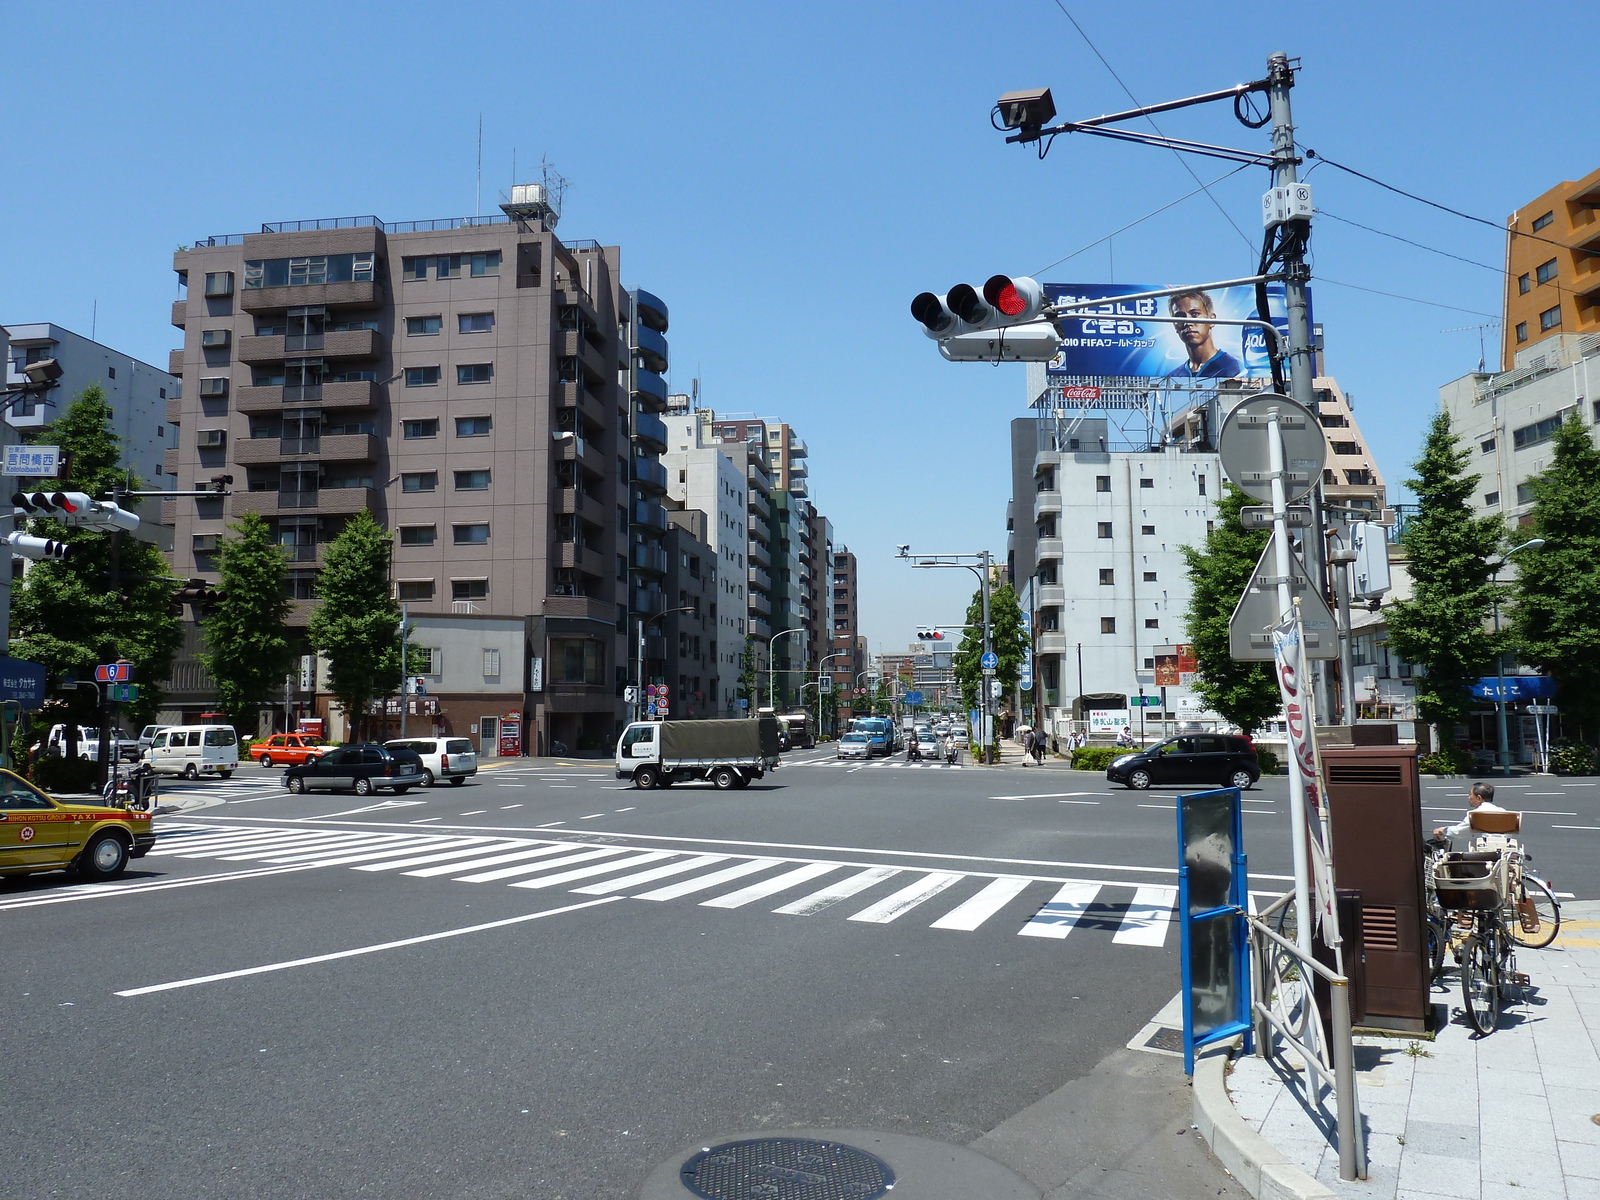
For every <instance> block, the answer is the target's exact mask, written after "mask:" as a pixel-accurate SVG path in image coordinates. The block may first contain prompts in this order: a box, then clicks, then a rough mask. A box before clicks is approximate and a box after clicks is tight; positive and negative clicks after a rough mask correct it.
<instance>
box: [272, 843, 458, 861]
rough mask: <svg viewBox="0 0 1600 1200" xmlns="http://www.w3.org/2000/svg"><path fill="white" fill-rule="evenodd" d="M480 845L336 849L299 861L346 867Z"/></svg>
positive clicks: (453, 844)
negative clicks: (324, 856)
mask: <svg viewBox="0 0 1600 1200" xmlns="http://www.w3.org/2000/svg"><path fill="white" fill-rule="evenodd" d="M482 844H483V839H482V838H440V839H439V840H438V841H436V842H434V843H433V844H432V845H428V844H427V843H422V844H418V843H416V842H399V843H396V844H394V845H391V846H380V847H378V848H376V849H367V850H359V851H358V852H357V853H355V854H346V853H344V851H343V850H342V849H341V848H337V847H336V848H333V849H330V850H325V851H323V853H324V854H331V855H333V856H334V857H332V858H319V857H317V856H316V855H309V856H307V857H305V858H303V859H301V860H300V861H302V862H306V863H313V864H315V865H316V866H319V867H347V866H350V865H351V864H352V863H362V862H376V861H377V860H378V859H380V858H395V857H398V856H400V855H405V854H415V853H416V852H417V851H418V850H422V849H430V850H453V849H455V848H456V847H457V846H460V847H463V848H464V847H467V846H481V845H482ZM269 861H271V860H269Z"/></svg>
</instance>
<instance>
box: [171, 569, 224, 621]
mask: <svg viewBox="0 0 1600 1200" xmlns="http://www.w3.org/2000/svg"><path fill="white" fill-rule="evenodd" d="M227 596H228V593H227V592H224V591H221V590H220V589H218V588H215V587H213V586H212V585H211V584H210V583H209V582H207V581H206V580H204V579H197V578H191V579H190V580H189V581H188V582H187V583H185V584H184V585H183V587H181V588H179V589H178V590H177V591H176V592H174V593H173V594H172V615H173V616H175V617H181V616H182V615H183V606H184V605H185V604H192V605H194V607H195V611H196V612H197V613H203V612H207V611H209V610H210V609H212V608H214V607H215V606H216V603H217V601H219V600H225V599H227Z"/></svg>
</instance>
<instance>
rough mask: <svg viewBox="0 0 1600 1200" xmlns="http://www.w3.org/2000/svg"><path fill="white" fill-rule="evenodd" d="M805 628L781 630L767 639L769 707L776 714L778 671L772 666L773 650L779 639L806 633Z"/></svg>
mask: <svg viewBox="0 0 1600 1200" xmlns="http://www.w3.org/2000/svg"><path fill="white" fill-rule="evenodd" d="M804 632H805V629H804V628H803V627H796V628H794V629H780V630H779V631H778V632H777V633H775V634H773V635H772V636H771V637H769V638H768V639H767V707H768V708H770V709H771V710H772V711H773V712H774V713H776V712H777V711H778V671H777V668H776V667H774V666H773V665H772V650H773V647H774V646H775V645H777V642H778V639H779V638H781V637H786V636H787V635H789V634H791V633H804Z"/></svg>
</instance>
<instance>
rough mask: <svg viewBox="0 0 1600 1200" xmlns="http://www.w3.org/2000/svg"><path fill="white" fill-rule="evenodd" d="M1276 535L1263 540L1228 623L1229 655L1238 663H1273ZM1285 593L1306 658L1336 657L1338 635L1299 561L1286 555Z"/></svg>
mask: <svg viewBox="0 0 1600 1200" xmlns="http://www.w3.org/2000/svg"><path fill="white" fill-rule="evenodd" d="M1277 538H1278V535H1277V534H1273V535H1272V537H1270V538H1268V539H1267V544H1266V547H1265V549H1263V550H1262V551H1261V558H1260V560H1259V561H1258V562H1257V563H1256V569H1255V571H1254V572H1252V573H1251V576H1250V582H1249V583H1248V584H1246V585H1245V589H1244V595H1242V596H1240V597H1239V603H1238V605H1237V606H1236V607H1235V608H1234V610H1233V616H1231V617H1229V618H1228V655H1229V657H1231V658H1233V659H1234V660H1235V661H1237V662H1271V661H1272V627H1273V626H1274V625H1276V624H1277V623H1278V579H1277V575H1276V574H1275V570H1276V568H1275V566H1274V563H1276V561H1277V558H1276V555H1277ZM1289 562H1290V569H1289V591H1290V594H1291V595H1292V596H1293V597H1294V598H1295V599H1296V600H1298V601H1300V625H1301V628H1302V629H1304V630H1305V635H1306V657H1307V658H1338V657H1339V636H1338V632H1337V629H1336V627H1335V626H1334V623H1333V613H1332V612H1331V611H1330V610H1329V608H1328V602H1327V601H1326V600H1324V599H1323V598H1322V593H1321V592H1319V591H1318V590H1317V589H1316V588H1314V587H1312V586H1311V579H1310V576H1309V575H1308V574H1307V572H1306V567H1305V564H1304V563H1303V562H1301V561H1300V556H1299V555H1298V554H1296V553H1295V552H1294V550H1293V549H1292V548H1291V549H1290V551H1289Z"/></svg>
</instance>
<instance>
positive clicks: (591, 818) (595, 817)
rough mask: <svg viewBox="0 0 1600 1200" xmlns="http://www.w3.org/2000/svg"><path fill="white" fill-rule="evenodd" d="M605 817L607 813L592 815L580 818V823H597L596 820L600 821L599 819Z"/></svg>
mask: <svg viewBox="0 0 1600 1200" xmlns="http://www.w3.org/2000/svg"><path fill="white" fill-rule="evenodd" d="M605 815H606V814H605V813H590V814H589V815H588V816H587V817H579V818H578V820H580V821H595V820H598V819H599V818H601V817H603V816H605Z"/></svg>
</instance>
